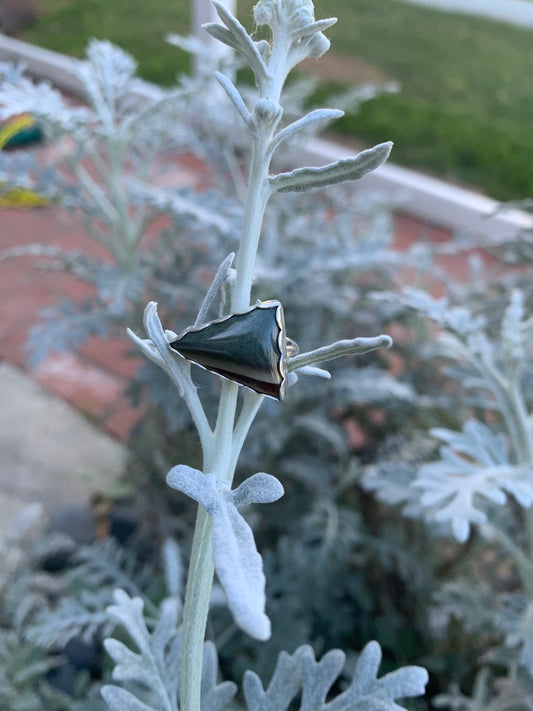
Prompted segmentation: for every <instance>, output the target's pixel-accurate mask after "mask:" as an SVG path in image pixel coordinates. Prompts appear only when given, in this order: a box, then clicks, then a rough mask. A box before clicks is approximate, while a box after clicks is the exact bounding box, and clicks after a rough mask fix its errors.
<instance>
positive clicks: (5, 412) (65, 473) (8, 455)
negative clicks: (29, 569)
mask: <svg viewBox="0 0 533 711" xmlns="http://www.w3.org/2000/svg"><path fill="white" fill-rule="evenodd" d="M0 394H1V397H0V535H2V533H5V532H6V531H8V530H9V528H10V526H11V524H12V522H13V520H14V519H15V517H16V516H17V515H18V514H20V513H21V511H22V510H23V509H24V508H25V507H26V506H27V505H28V504H31V503H33V502H38V503H39V504H41V505H42V507H43V510H44V512H45V514H47V515H48V516H50V517H53V516H54V515H55V514H57V513H59V512H60V511H61V510H62V509H63V508H65V507H72V506H80V505H84V504H86V503H88V502H89V499H90V496H91V494H92V493H93V492H94V491H97V490H102V491H105V489H106V488H108V487H109V486H110V485H111V484H112V483H113V482H114V481H115V480H116V478H117V477H118V475H119V474H121V473H122V471H123V469H124V465H125V460H126V449H125V447H124V446H123V445H122V444H120V443H119V442H118V441H117V440H115V439H113V438H111V437H110V436H109V435H107V434H106V433H105V432H104V431H103V430H101V429H99V428H97V427H95V426H94V425H93V424H91V423H90V422H89V421H88V420H87V419H86V418H85V417H83V416H82V415H81V414H80V413H79V412H78V411H76V410H75V409H74V408H73V407H71V406H70V405H68V404H67V403H66V402H64V401H63V400H62V399H60V398H59V397H57V396H55V395H52V394H51V393H50V392H47V391H46V390H45V389H44V388H43V387H41V386H40V385H39V384H38V383H36V382H35V381H34V380H32V379H31V378H29V377H28V376H27V375H25V374H24V372H23V371H22V370H20V369H19V368H16V367H15V366H13V365H11V364H9V363H5V362H4V363H0Z"/></svg>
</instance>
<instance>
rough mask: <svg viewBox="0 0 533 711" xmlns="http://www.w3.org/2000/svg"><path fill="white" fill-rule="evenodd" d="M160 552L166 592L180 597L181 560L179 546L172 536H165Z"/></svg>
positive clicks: (181, 580) (181, 579) (181, 583)
mask: <svg viewBox="0 0 533 711" xmlns="http://www.w3.org/2000/svg"><path fill="white" fill-rule="evenodd" d="M161 552H162V557H163V569H164V571H165V582H166V588H167V592H168V594H169V595H172V596H174V597H176V598H180V597H181V594H182V588H183V560H182V557H181V550H180V547H179V545H178V544H177V543H176V541H175V540H174V539H173V538H167V539H166V540H165V542H164V543H163V548H162V551H161Z"/></svg>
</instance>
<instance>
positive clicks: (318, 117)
mask: <svg viewBox="0 0 533 711" xmlns="http://www.w3.org/2000/svg"><path fill="white" fill-rule="evenodd" d="M343 115H344V112H343V111H338V110H336V109H316V110H315V111H311V112H310V113H308V114H307V115H306V116H303V117H302V118H301V119H298V121H294V122H293V123H291V124H289V125H288V126H285V128H284V129H282V130H281V131H280V132H279V133H278V134H276V136H274V140H273V141H272V144H271V146H270V152H271V153H273V152H274V151H275V150H276V148H277V147H278V146H279V145H280V144H281V143H282V142H283V141H285V140H286V139H287V138H290V137H291V136H293V135H294V134H296V133H298V131H301V130H303V129H305V128H307V127H308V126H311V125H313V124H315V123H329V122H330V121H335V119H339V118H341V116H343Z"/></svg>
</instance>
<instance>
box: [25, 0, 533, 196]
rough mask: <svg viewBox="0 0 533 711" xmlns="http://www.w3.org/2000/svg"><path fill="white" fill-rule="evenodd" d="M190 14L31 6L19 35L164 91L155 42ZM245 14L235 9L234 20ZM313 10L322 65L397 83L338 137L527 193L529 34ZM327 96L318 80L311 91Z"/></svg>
mask: <svg viewBox="0 0 533 711" xmlns="http://www.w3.org/2000/svg"><path fill="white" fill-rule="evenodd" d="M244 5H246V7H243V6H244ZM189 6H190V2H189V0H150V2H148V0H42V1H41V7H42V16H41V19H40V20H39V21H38V22H37V24H36V25H34V26H33V27H32V28H30V29H29V30H27V31H26V32H25V33H24V35H23V38H24V39H27V40H29V41H32V42H35V43H36V44H40V45H43V46H46V47H50V48H53V49H57V50H59V51H62V52H66V53H68V54H73V55H75V56H81V55H82V53H83V48H84V46H85V44H86V42H87V40H88V39H89V38H90V37H92V36H97V37H106V38H108V39H111V40H112V41H114V42H116V43H117V44H119V45H121V46H122V47H124V48H125V49H127V50H128V51H130V52H131V53H132V54H133V55H134V56H135V57H136V58H137V60H138V61H139V63H140V72H141V74H142V75H143V76H144V77H145V78H147V79H149V80H151V81H156V82H160V83H162V84H168V83H171V82H172V81H173V79H174V76H175V74H176V73H177V72H178V71H183V70H185V69H186V68H187V66H188V64H187V59H186V57H185V56H184V55H183V54H182V53H181V52H179V51H178V50H176V49H175V48H173V47H168V46H166V45H165V44H164V43H163V42H162V41H161V38H162V37H163V36H164V35H165V33H166V32H169V31H175V32H182V33H186V32H187V31H188V28H189V26H190V11H189V10H190V8H189ZM251 6H252V2H250V3H249V5H248V3H245V2H244V0H240V3H239V10H240V14H241V15H242V16H243V17H244V20H248V19H249V17H250V11H249V9H248V8H251ZM315 7H316V15H317V17H326V16H331V15H333V16H337V17H339V18H341V21H340V22H339V23H338V24H337V25H336V26H335V27H334V28H332V29H331V30H330V31H329V33H328V34H329V36H330V37H331V39H332V41H333V47H334V55H333V59H334V58H335V55H337V57H340V58H342V59H343V60H344V61H345V62H346V63H347V65H348V67H349V65H350V62H351V61H352V60H354V61H362V62H363V63H364V64H365V66H367V67H370V68H372V69H373V70H375V72H376V73H377V74H378V75H380V76H383V77H385V78H387V79H395V80H397V81H399V82H400V83H401V86H402V92H401V93H400V94H397V95H385V96H382V97H379V98H377V99H375V100H373V101H371V102H369V103H367V104H365V105H364V107H363V108H362V110H361V112H360V113H359V114H358V115H357V116H346V117H345V118H344V119H343V120H342V121H341V122H339V124H338V128H339V130H340V131H342V132H345V133H346V134H348V135H350V136H352V137H354V138H356V139H359V140H361V141H363V142H365V143H371V142H377V141H382V140H386V139H391V140H393V141H394V142H395V148H394V152H393V160H394V161H395V162H397V163H401V164H403V165H409V166H413V167H417V168H420V169H423V170H426V171H428V172H431V173H433V174H436V175H439V176H441V177H444V178H447V179H451V180H455V181H459V182H462V183H466V184H468V185H472V186H475V187H477V188H479V189H481V190H483V191H485V192H488V193H489V194H491V195H493V196H494V197H496V198H498V199H518V198H523V197H528V196H532V195H533V169H532V167H531V163H532V157H533V130H532V129H533V51H532V47H533V31H531V30H526V29H521V28H515V27H512V26H508V25H505V24H500V23H496V22H492V21H488V20H481V19H479V18H470V17H467V16H465V15H450V14H444V13H441V12H437V11H434V10H429V9H426V8H422V7H415V6H411V5H408V4H403V3H402V2H400V1H399V0H315ZM244 20H243V21H244ZM354 58H355V59H354ZM321 61H326V62H327V61H328V59H327V55H326V58H325V60H321ZM329 61H331V59H330V60H329ZM345 74H346V75H347V77H350V72H349V71H348V72H343V73H342V74H341V76H340V79H341V81H340V82H337V83H343V82H342V80H343V76H344V75H345ZM346 81H348V80H347V79H346V78H345V79H344V83H346ZM332 88H333V86H332V85H331V82H329V83H328V82H326V83H325V84H324V85H323V86H322V88H321V93H327V91H329V90H331V89H332Z"/></svg>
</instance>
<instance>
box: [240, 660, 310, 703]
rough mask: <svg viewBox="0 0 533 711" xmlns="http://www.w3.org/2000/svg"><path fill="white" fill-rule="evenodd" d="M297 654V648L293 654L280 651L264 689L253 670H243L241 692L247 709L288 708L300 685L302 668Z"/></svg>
mask: <svg viewBox="0 0 533 711" xmlns="http://www.w3.org/2000/svg"><path fill="white" fill-rule="evenodd" d="M297 654H298V650H297V651H296V652H295V653H294V654H293V655H290V654H287V652H281V653H280V655H279V657H278V661H277V663H276V668H275V670H274V674H273V676H272V679H271V681H270V684H269V685H268V688H267V689H266V691H265V690H264V689H263V685H262V683H261V679H260V678H259V677H258V676H257V674H255V672H252V671H249V670H248V671H246V672H245V674H244V679H243V692H244V698H245V699H246V707H247V708H248V709H249V711H286V710H287V709H288V708H289V705H290V703H291V701H292V699H293V698H294V696H295V695H296V694H297V693H298V691H299V690H300V688H301V685H302V669H301V663H300V659H299V658H298V657H297Z"/></svg>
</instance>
